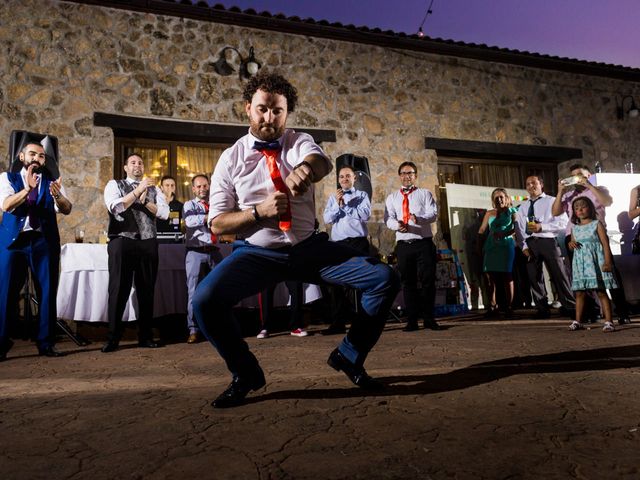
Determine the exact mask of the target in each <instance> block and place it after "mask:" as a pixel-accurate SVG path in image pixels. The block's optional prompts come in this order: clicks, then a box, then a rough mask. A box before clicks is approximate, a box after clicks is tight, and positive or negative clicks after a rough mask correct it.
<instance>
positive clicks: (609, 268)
mask: <svg viewBox="0 0 640 480" xmlns="http://www.w3.org/2000/svg"><path fill="white" fill-rule="evenodd" d="M602 271H603V272H611V271H613V266H612V265H611V262H607V261H606V260H605V262H604V263H603V264H602Z"/></svg>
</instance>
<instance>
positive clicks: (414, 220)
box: [409, 213, 418, 225]
mask: <svg viewBox="0 0 640 480" xmlns="http://www.w3.org/2000/svg"><path fill="white" fill-rule="evenodd" d="M409 221H410V222H413V223H415V224H416V225H417V224H418V219H417V218H416V216H415V215H414V214H413V213H412V214H411V215H409Z"/></svg>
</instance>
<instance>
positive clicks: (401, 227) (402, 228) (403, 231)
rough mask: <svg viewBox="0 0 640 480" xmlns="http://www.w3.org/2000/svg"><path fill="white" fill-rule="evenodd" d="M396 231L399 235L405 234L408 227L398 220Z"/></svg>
mask: <svg viewBox="0 0 640 480" xmlns="http://www.w3.org/2000/svg"><path fill="white" fill-rule="evenodd" d="M398 231H399V232H401V233H407V232H408V231H409V225H407V224H406V223H404V222H403V221H402V220H398Z"/></svg>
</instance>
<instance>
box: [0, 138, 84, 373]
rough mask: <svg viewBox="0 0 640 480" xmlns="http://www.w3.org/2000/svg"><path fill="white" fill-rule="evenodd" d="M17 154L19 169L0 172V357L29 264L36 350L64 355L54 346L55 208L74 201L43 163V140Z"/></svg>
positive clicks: (5, 348)
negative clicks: (33, 291) (34, 297)
mask: <svg viewBox="0 0 640 480" xmlns="http://www.w3.org/2000/svg"><path fill="white" fill-rule="evenodd" d="M19 159H20V161H21V162H22V164H23V167H22V170H20V172H5V173H3V174H2V175H0V206H1V207H2V211H3V215H2V223H0V272H1V273H0V361H3V360H5V359H6V358H7V352H9V350H10V349H11V347H12V346H13V342H12V341H11V339H10V338H9V331H8V330H9V328H8V327H9V325H8V322H9V320H10V319H11V318H17V316H18V298H19V294H20V289H21V288H22V286H23V285H24V282H25V280H26V278H27V269H28V268H31V271H32V273H33V280H34V283H35V285H36V292H37V296H38V307H39V308H38V316H39V322H38V335H37V338H36V344H37V347H38V353H39V354H40V355H44V356H47V357H60V356H62V355H63V354H62V353H60V352H58V351H57V350H56V349H55V346H54V345H55V332H54V329H55V325H56V318H57V308H56V292H57V290H58V271H59V268H60V265H59V264H60V233H59V232H58V222H57V220H56V213H62V214H64V215H68V214H69V213H70V212H71V208H72V205H71V202H70V201H69V199H67V197H66V193H65V190H64V188H63V187H62V181H61V179H60V178H58V179H56V180H54V179H53V178H51V175H50V174H49V171H48V170H47V169H45V168H43V167H44V165H45V161H46V155H45V152H44V148H43V147H42V145H40V144H39V143H35V142H31V143H27V144H26V145H25V146H24V148H23V149H22V150H21V152H20V154H19ZM27 308H28V307H27Z"/></svg>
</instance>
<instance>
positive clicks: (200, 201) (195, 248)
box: [182, 174, 222, 343]
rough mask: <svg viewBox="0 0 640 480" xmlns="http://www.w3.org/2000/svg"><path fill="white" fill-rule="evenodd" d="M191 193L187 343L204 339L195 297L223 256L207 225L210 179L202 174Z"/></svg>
mask: <svg viewBox="0 0 640 480" xmlns="http://www.w3.org/2000/svg"><path fill="white" fill-rule="evenodd" d="M191 190H192V191H193V195H194V198H193V199H191V200H188V201H187V202H185V204H184V207H183V209H182V218H184V225H185V247H186V250H187V255H186V257H185V271H186V274H187V292H188V303H187V327H188V328H189V337H188V338H187V343H198V342H199V341H200V339H201V335H200V330H199V328H198V324H197V323H196V321H195V318H194V315H193V294H194V293H195V291H196V287H197V286H198V283H199V282H200V281H201V280H202V279H203V278H204V277H206V276H207V275H208V274H209V272H210V271H211V269H212V268H213V267H214V266H215V265H216V264H217V263H220V262H221V261H222V254H221V253H220V249H219V248H218V247H217V245H216V242H217V239H216V238H215V235H213V234H212V233H211V230H210V229H209V227H208V226H207V216H208V214H209V179H208V178H207V177H206V176H205V175H202V174H199V175H196V176H194V177H193V178H192V179H191Z"/></svg>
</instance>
